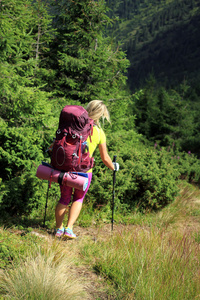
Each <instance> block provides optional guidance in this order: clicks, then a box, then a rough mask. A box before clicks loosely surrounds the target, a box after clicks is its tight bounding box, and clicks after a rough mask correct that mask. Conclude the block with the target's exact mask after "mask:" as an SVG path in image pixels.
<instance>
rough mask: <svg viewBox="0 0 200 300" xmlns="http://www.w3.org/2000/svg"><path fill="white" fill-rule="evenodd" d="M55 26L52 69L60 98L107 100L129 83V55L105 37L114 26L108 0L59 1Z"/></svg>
mask: <svg viewBox="0 0 200 300" xmlns="http://www.w3.org/2000/svg"><path fill="white" fill-rule="evenodd" d="M53 10H54V14H55V16H54V23H53V24H54V26H55V27H56V28H57V35H56V38H55V42H54V43H53V44H52V47H51V49H52V53H53V55H52V57H51V62H50V63H51V66H52V69H54V70H55V72H56V73H55V78H54V80H53V81H54V83H55V84H54V87H53V88H54V89H55V88H56V90H57V94H58V95H61V96H63V95H65V96H66V97H69V98H70V99H74V100H80V101H81V102H82V103H85V102H87V101H89V100H91V99H92V98H96V97H99V96H100V95H101V97H106V95H109V94H110V93H113V92H115V90H116V88H117V89H119V88H120V86H121V85H122V84H124V83H125V80H126V77H125V76H124V73H125V72H126V69H127V67H128V64H129V62H128V60H127V59H126V58H125V53H124V52H123V51H122V50H120V48H119V47H116V46H115V44H114V43H111V40H110V38H106V37H104V36H103V29H104V27H105V26H106V25H108V24H109V23H110V19H109V18H108V17H107V15H106V13H105V12H106V7H105V2H104V1H93V0H79V1H78V0H75V1H72V0H69V1H67V2H63V1H62V0H57V1H56V2H54V3H53Z"/></svg>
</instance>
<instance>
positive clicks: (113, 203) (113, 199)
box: [111, 155, 117, 231]
mask: <svg viewBox="0 0 200 300" xmlns="http://www.w3.org/2000/svg"><path fill="white" fill-rule="evenodd" d="M116 159H117V156H116V155H114V158H113V162H116ZM115 179H116V171H115V170H114V171H113V198H112V227H111V228H112V231H113V223H114V207H115Z"/></svg>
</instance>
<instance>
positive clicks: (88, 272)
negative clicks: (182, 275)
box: [32, 224, 133, 300]
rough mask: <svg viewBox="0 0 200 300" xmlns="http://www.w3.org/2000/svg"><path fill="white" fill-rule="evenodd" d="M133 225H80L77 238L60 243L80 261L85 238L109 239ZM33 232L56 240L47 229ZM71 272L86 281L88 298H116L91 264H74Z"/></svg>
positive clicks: (76, 231) (77, 229)
mask: <svg viewBox="0 0 200 300" xmlns="http://www.w3.org/2000/svg"><path fill="white" fill-rule="evenodd" d="M132 227H133V225H126V226H125V225H115V226H114V230H113V231H112V230H111V224H106V225H103V226H102V227H88V228H82V227H80V226H75V228H74V232H75V233H76V235H77V236H78V238H77V239H76V240H67V241H62V240H59V243H61V244H62V246H64V247H65V249H66V251H69V252H70V253H73V255H74V256H75V257H76V256H77V261H78V260H79V261H80V257H79V256H80V250H79V245H80V243H82V242H83V240H84V239H87V240H88V239H89V240H92V241H94V243H96V242H101V241H102V240H107V239H109V238H110V237H111V236H112V235H113V234H114V233H116V232H118V233H120V232H122V231H123V229H124V228H126V230H129V229H130V230H131V228H132ZM32 234H34V235H37V236H40V237H42V238H45V239H47V240H48V241H50V242H53V241H54V240H55V237H54V235H53V233H52V232H48V233H47V232H45V231H43V230H42V231H38V230H34V231H32ZM71 272H72V273H73V275H74V276H75V277H76V278H80V280H81V281H84V282H85V290H86V291H87V294H88V297H87V300H97V299H98V300H100V299H102V300H114V299H116V298H115V297H114V296H112V295H110V293H109V292H108V288H109V286H108V285H107V283H106V281H105V279H104V278H103V277H101V276H100V275H99V274H98V273H96V272H95V271H94V270H93V269H92V268H91V266H90V265H86V264H84V263H81V264H80V265H79V264H78V266H77V265H75V264H74V265H72V266H71Z"/></svg>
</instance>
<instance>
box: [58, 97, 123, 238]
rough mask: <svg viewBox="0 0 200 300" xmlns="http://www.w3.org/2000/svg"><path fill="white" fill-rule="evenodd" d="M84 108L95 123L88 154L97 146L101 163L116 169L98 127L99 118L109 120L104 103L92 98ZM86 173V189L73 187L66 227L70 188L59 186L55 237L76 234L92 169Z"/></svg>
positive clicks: (102, 133) (103, 134)
mask: <svg viewBox="0 0 200 300" xmlns="http://www.w3.org/2000/svg"><path fill="white" fill-rule="evenodd" d="M86 110H87V112H88V115H89V117H90V118H91V119H93V120H94V124H95V125H94V128H93V135H92V136H91V140H90V138H88V139H87V142H88V144H89V152H90V155H91V156H92V155H93V152H94V150H95V149H96V147H97V146H98V147H99V151H100V156H101V159H102V161H103V163H104V164H105V165H106V166H107V167H108V168H109V169H111V170H112V171H114V170H115V171H118V170H119V164H118V163H113V162H112V160H111V158H110V156H109V155H108V152H107V146H106V136H105V133H104V131H103V129H102V128H101V127H100V122H99V121H100V119H101V118H102V119H103V120H104V119H107V121H108V122H110V116H109V112H108V109H107V107H106V105H105V104H104V103H103V101H101V100H93V101H91V102H90V103H89V104H88V105H87V107H86ZM87 173H88V186H87V189H86V190H85V191H80V190H77V189H74V193H73V203H72V205H71V208H70V211H69V216H68V222H67V228H66V229H65V228H64V227H63V220H64V216H65V212H66V209H67V206H68V205H69V203H70V201H71V196H72V188H71V187H68V186H65V185H63V186H61V198H60V200H59V202H58V204H57V206H56V209H55V216H56V236H57V237H62V236H63V237H66V238H70V239H75V238H76V235H75V234H74V233H73V230H72V228H73V225H74V223H75V221H76V220H77V218H78V216H79V214H80V211H81V208H82V203H83V199H84V197H85V195H86V193H87V191H88V189H89V186H90V183H91V179H92V169H90V170H89V171H88V172H87Z"/></svg>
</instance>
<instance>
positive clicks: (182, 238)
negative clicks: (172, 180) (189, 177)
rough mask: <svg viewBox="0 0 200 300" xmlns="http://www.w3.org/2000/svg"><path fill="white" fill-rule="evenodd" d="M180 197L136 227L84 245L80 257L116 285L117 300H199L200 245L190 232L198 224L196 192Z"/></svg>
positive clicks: (143, 219) (197, 195) (186, 192)
mask: <svg viewBox="0 0 200 300" xmlns="http://www.w3.org/2000/svg"><path fill="white" fill-rule="evenodd" d="M192 191H193V192H192ZM181 194H182V196H181V195H180V196H179V197H178V198H177V199H176V201H175V202H174V203H173V204H171V205H170V206H169V207H167V208H166V209H165V210H163V211H162V212H160V213H158V214H152V215H148V216H147V217H146V220H145V217H143V218H142V219H141V225H140V226H138V225H137V226H136V225H135V226H132V227H131V228H132V229H131V230H130V227H127V228H129V229H122V230H121V231H118V232H115V233H114V234H113V235H112V236H110V238H107V239H101V240H99V242H97V243H95V244H94V243H88V242H87V244H85V245H84V247H83V250H82V253H83V254H84V255H85V256H86V257H87V259H89V260H91V261H92V263H93V267H94V268H95V269H96V270H97V271H98V272H100V273H101V274H102V275H103V276H104V277H105V278H107V279H108V280H109V281H110V282H111V283H112V284H113V285H114V286H115V288H116V299H128V300H131V299H138V300H141V299H145V300H153V299H155V300H160V299H162V300H163V299H164V300H165V299H167V300H168V299H173V300H180V299H181V300H182V299H184V300H185V299H191V300H193V299H200V244H198V243H197V242H196V241H195V238H194V234H193V233H192V230H191V228H192V229H193V231H194V226H195V225H198V226H199V225H200V224H199V223H196V220H194V222H195V223H194V224H192V219H191V212H192V211H194V210H195V205H194V201H195V199H196V198H197V197H199V195H200V194H199V191H197V190H196V189H192V190H191V189H189V188H188V186H185V187H183V189H182V192H181ZM148 225H149V226H148ZM198 226H197V227H198ZM195 231H196V233H198V232H200V231H199V229H198V228H196V230H195ZM97 241H98V240H97ZM88 257H89V258H88Z"/></svg>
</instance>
